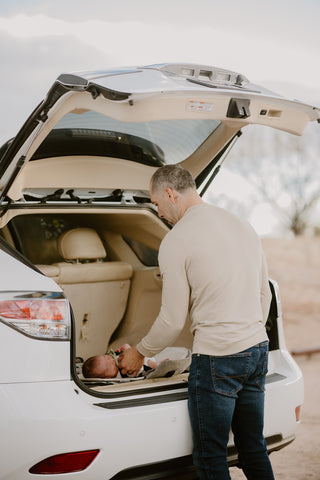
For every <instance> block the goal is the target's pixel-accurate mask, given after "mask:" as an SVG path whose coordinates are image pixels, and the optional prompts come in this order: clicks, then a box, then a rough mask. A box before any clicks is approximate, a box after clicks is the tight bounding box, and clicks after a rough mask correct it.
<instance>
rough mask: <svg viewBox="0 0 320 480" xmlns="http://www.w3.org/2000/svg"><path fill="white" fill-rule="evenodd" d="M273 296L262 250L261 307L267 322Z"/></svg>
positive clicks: (264, 319)
mask: <svg viewBox="0 0 320 480" xmlns="http://www.w3.org/2000/svg"><path fill="white" fill-rule="evenodd" d="M271 298H272V295H271V290H270V285H269V275H268V268H267V262H266V259H265V256H264V253H263V251H262V266H261V289H260V301H261V308H262V314H263V321H264V323H265V324H266V322H267V320H268V314H269V310H270V303H271Z"/></svg>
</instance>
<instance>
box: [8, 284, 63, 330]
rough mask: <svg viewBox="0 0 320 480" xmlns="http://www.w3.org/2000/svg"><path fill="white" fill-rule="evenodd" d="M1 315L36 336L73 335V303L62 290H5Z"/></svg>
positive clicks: (15, 325)
mask: <svg viewBox="0 0 320 480" xmlns="http://www.w3.org/2000/svg"><path fill="white" fill-rule="evenodd" d="M0 319H1V320H2V321H3V322H5V323H7V324H8V325H10V326H12V327H15V328H16V329H18V330H20V331H22V332H24V333H26V334H28V335H31V336H33V337H36V338H51V339H52V338H58V339H69V338H70V313H69V304H68V301H67V299H66V298H65V297H64V295H63V294H62V293H60V292H57V293H56V292H2V293H1V294H0Z"/></svg>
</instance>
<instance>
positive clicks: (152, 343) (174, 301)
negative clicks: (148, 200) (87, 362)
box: [119, 238, 190, 373]
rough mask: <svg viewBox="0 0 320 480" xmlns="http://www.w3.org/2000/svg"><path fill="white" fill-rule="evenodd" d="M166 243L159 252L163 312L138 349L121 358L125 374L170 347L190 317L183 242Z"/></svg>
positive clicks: (125, 353) (121, 365) (122, 369)
mask: <svg viewBox="0 0 320 480" xmlns="http://www.w3.org/2000/svg"><path fill="white" fill-rule="evenodd" d="M166 240H167V238H166V239H165V240H164V241H163V242H162V244H161V247H160V251H159V266H160V271H161V273H162V280H163V284H162V301H161V309H160V313H159V315H158V317H157V319H156V320H155V322H154V324H153V325H152V327H151V329H150V330H149V332H148V334H147V335H146V336H145V337H144V338H143V339H142V340H141V341H140V342H139V343H138V345H137V346H136V347H135V350H134V351H133V352H131V351H130V350H127V351H126V352H124V353H123V354H122V355H121V358H120V361H119V366H120V369H121V372H122V373H125V372H124V370H125V371H134V372H136V369H137V366H138V365H139V364H140V362H141V360H142V363H143V358H144V357H145V356H148V357H151V356H153V355H154V354H156V353H159V352H161V351H162V350H163V349H164V348H165V347H167V346H169V345H171V344H172V343H173V342H174V341H175V340H176V338H177V337H178V336H179V334H180V332H181V331H182V329H183V327H184V324H185V321H186V318H187V314H188V308H189V295H190V289H189V283H188V279H187V274H186V255H185V249H184V248H183V244H182V243H179V242H177V241H175V242H173V241H171V238H168V240H169V241H166ZM129 352H130V353H129ZM139 355H140V357H139Z"/></svg>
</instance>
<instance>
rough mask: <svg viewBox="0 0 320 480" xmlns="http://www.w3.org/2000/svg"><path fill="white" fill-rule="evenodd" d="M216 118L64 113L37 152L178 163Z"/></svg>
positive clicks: (211, 128) (196, 145) (156, 163)
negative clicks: (131, 117) (133, 117)
mask: <svg viewBox="0 0 320 480" xmlns="http://www.w3.org/2000/svg"><path fill="white" fill-rule="evenodd" d="M219 124H220V121H217V120H210V119H209V120H203V119H198V120H197V119H195V120H194V119H192V120H159V121H153V122H141V123H139V122H138V123H129V122H122V121H119V120H115V119H114V118H110V117H107V116H105V115H102V114H100V113H97V112H94V111H87V112H84V113H81V114H75V113H69V114H67V115H66V116H65V117H63V118H62V119H61V120H60V121H59V122H58V123H57V125H56V126H55V128H54V130H53V131H52V132H51V133H50V134H49V135H48V137H47V138H46V140H45V141H44V142H43V143H42V145H41V146H40V147H39V149H38V150H37V152H36V153H35V154H34V156H33V158H32V160H37V159H39V158H43V157H44V156H51V157H52V156H61V155H99V156H113V157H115V158H125V159H127V160H133V161H136V162H139V163H144V164H147V165H154V166H161V165H164V164H166V163H167V164H169V163H178V162H181V161H182V160H184V159H185V158H187V157H189V156H190V155H191V154H192V153H193V152H194V151H195V150H197V148H199V146H200V145H201V144H202V143H203V142H204V141H205V140H206V139H207V137H208V136H209V135H210V134H211V133H212V132H213V131H214V130H215V129H216V128H217V127H218V125H219Z"/></svg>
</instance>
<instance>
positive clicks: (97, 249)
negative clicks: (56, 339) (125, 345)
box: [38, 228, 132, 360]
mask: <svg viewBox="0 0 320 480" xmlns="http://www.w3.org/2000/svg"><path fill="white" fill-rule="evenodd" d="M58 250H59V253H60V255H61V256H62V258H63V259H64V260H65V261H64V262H59V263H55V264H53V265H51V266H50V268H49V271H50V269H51V270H52V272H53V273H55V277H56V276H57V275H56V273H57V271H56V270H54V269H58V271H59V274H58V279H57V280H56V281H57V283H58V284H59V285H60V286H61V288H62V289H63V290H64V292H65V294H66V296H67V297H68V299H69V300H70V303H71V306H72V309H73V312H74V316H75V324H76V325H75V326H76V329H75V332H76V355H77V356H79V357H82V358H83V359H84V360H85V359H87V358H88V357H90V356H92V355H99V354H103V353H105V352H106V350H107V347H108V344H109V341H110V337H111V335H112V333H113V332H114V330H115V329H116V327H117V326H118V325H119V323H120V322H121V319H122V317H123V315H124V312H125V309H126V305H127V299H128V294H129V288H130V279H131V276H132V266H131V265H130V264H128V263H125V262H106V261H103V259H105V258H106V256H107V254H106V251H105V248H104V246H103V243H102V241H101V239H100V237H99V235H98V234H97V232H96V231H95V230H93V229H91V228H75V229H72V230H68V231H66V232H64V233H63V234H62V235H61V236H60V237H59V238H58ZM38 267H40V269H41V270H42V271H43V272H44V273H46V270H47V271H48V268H47V267H46V268H43V267H44V266H43V265H42V266H38ZM49 271H48V272H49Z"/></svg>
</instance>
